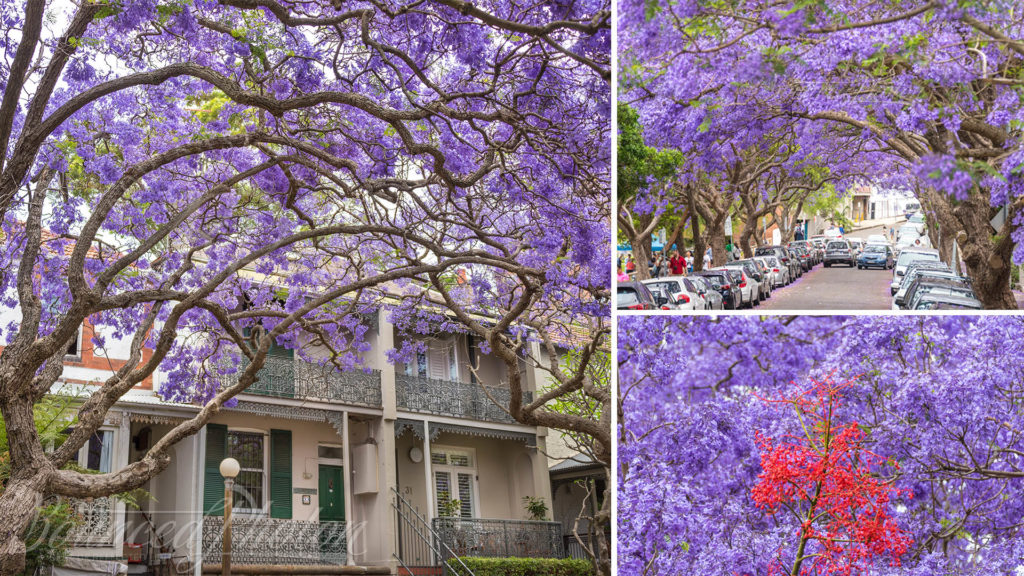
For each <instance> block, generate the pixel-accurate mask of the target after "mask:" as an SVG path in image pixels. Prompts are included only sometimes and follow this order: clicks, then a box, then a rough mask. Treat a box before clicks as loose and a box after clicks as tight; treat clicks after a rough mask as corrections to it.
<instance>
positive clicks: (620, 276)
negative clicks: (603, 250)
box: [615, 258, 629, 282]
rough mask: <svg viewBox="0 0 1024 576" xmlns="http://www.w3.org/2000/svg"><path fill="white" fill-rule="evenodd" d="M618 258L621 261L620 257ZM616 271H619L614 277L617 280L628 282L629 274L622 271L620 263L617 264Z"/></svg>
mask: <svg viewBox="0 0 1024 576" xmlns="http://www.w3.org/2000/svg"><path fill="white" fill-rule="evenodd" d="M619 260H620V261H621V258H620V259H619ZM618 271H619V273H618V275H617V276H616V277H615V279H616V280H618V281H619V282H629V274H626V273H625V272H623V271H622V264H619V267H618Z"/></svg>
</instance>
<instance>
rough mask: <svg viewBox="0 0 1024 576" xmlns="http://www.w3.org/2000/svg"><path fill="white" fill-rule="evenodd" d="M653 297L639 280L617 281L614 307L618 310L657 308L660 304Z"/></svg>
mask: <svg viewBox="0 0 1024 576" xmlns="http://www.w3.org/2000/svg"><path fill="white" fill-rule="evenodd" d="M667 302H668V300H667V299H665V300H664V302H658V301H657V300H655V298H654V294H651V291H650V290H649V289H648V288H647V287H646V286H644V285H643V283H641V282H619V286H618V290H617V292H616V294H615V307H616V308H618V309H619V310H657V309H658V308H660V307H661V305H662V304H664V303H667Z"/></svg>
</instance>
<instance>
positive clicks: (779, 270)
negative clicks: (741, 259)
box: [754, 256, 789, 288]
mask: <svg viewBox="0 0 1024 576" xmlns="http://www.w3.org/2000/svg"><path fill="white" fill-rule="evenodd" d="M754 260H760V261H761V262H763V263H764V265H765V266H767V267H768V271H769V272H768V273H769V274H771V279H772V288H779V287H781V286H785V285H786V284H789V267H788V266H783V265H782V264H780V263H779V259H778V258H776V257H775V256H754Z"/></svg>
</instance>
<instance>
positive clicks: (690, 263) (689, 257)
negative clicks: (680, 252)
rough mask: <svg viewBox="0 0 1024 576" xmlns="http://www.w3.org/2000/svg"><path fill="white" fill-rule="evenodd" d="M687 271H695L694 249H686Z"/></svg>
mask: <svg viewBox="0 0 1024 576" xmlns="http://www.w3.org/2000/svg"><path fill="white" fill-rule="evenodd" d="M686 272H687V273H690V272H693V251H692V250H687V251H686Z"/></svg>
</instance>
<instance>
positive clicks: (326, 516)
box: [320, 464, 346, 565]
mask: <svg viewBox="0 0 1024 576" xmlns="http://www.w3.org/2000/svg"><path fill="white" fill-rule="evenodd" d="M343 470H344V468H342V467H341V466H327V465H324V464H321V465H320V561H321V562H322V563H324V564H335V565H340V564H345V552H346V546H345V525H344V521H345V475H344V473H343Z"/></svg>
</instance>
